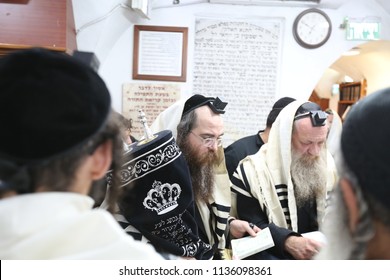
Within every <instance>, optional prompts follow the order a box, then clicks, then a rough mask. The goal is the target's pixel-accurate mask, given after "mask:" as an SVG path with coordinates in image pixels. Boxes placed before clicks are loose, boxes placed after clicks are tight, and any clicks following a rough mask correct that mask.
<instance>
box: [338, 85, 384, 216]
mask: <svg viewBox="0 0 390 280" xmlns="http://www.w3.org/2000/svg"><path fill="white" fill-rule="evenodd" d="M389 112H390V88H386V89H382V90H380V91H377V92H375V93H372V94H370V95H368V96H367V97H365V98H363V99H362V100H360V101H359V102H357V103H355V105H354V106H353V107H352V109H351V111H350V112H349V113H348V116H347V118H346V120H345V122H344V124H343V132H342V135H341V151H342V154H343V158H344V161H345V163H346V165H347V166H348V168H349V169H350V170H351V171H352V173H353V174H354V175H355V176H356V178H357V180H358V184H359V185H360V187H361V189H362V191H363V192H364V193H366V194H369V195H370V196H371V197H373V198H374V199H375V200H376V201H378V202H380V203H381V204H382V205H383V206H384V207H386V208H387V209H388V210H390V203H389V202H390V200H389V197H390V173H389V170H390V149H388V140H389V139H390V126H389V124H388V120H389V116H388V114H389Z"/></svg>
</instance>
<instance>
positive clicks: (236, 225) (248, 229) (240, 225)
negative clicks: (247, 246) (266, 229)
mask: <svg viewBox="0 0 390 280" xmlns="http://www.w3.org/2000/svg"><path fill="white" fill-rule="evenodd" d="M259 231H261V229H260V228H258V227H257V226H255V225H253V224H249V223H248V222H247V221H243V220H238V219H234V220H232V221H231V222H230V234H231V235H232V236H233V237H234V238H241V237H243V236H244V235H245V234H246V233H248V234H249V235H250V236H256V233H258V232H259Z"/></svg>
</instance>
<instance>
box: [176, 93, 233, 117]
mask: <svg viewBox="0 0 390 280" xmlns="http://www.w3.org/2000/svg"><path fill="white" fill-rule="evenodd" d="M203 105H208V106H209V107H210V108H211V110H213V112H214V113H216V114H224V113H225V111H224V109H225V107H226V105H227V102H223V101H222V100H221V99H219V98H218V97H216V98H214V97H205V96H203V95H200V94H195V95H193V96H191V97H190V98H189V99H188V100H187V101H186V103H185V104H184V108H183V114H182V116H184V115H185V114H187V113H189V112H191V111H193V110H195V109H196V108H199V107H201V106H203Z"/></svg>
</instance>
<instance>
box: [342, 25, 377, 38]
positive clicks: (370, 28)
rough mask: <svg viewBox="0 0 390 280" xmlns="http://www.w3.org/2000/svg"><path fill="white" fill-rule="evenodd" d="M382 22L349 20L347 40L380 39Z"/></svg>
mask: <svg viewBox="0 0 390 280" xmlns="http://www.w3.org/2000/svg"><path fill="white" fill-rule="evenodd" d="M380 27H381V25H380V22H348V24H347V40H364V41H368V40H379V39H380Z"/></svg>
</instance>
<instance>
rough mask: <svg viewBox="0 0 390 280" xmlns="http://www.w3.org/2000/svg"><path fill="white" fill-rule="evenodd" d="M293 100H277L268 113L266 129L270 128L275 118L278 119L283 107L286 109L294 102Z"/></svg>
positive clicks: (288, 98)
mask: <svg viewBox="0 0 390 280" xmlns="http://www.w3.org/2000/svg"><path fill="white" fill-rule="evenodd" d="M295 100H296V99H295V98H292V97H282V98H280V99H278V100H277V101H276V102H275V103H274V105H273V106H272V110H271V111H270V112H269V114H268V117H267V123H266V124H267V127H271V126H272V124H273V123H274V122H275V120H276V118H277V117H278V115H279V113H280V111H282V109H283V108H284V107H286V106H287V105H288V104H290V103H291V102H293V101H295Z"/></svg>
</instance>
